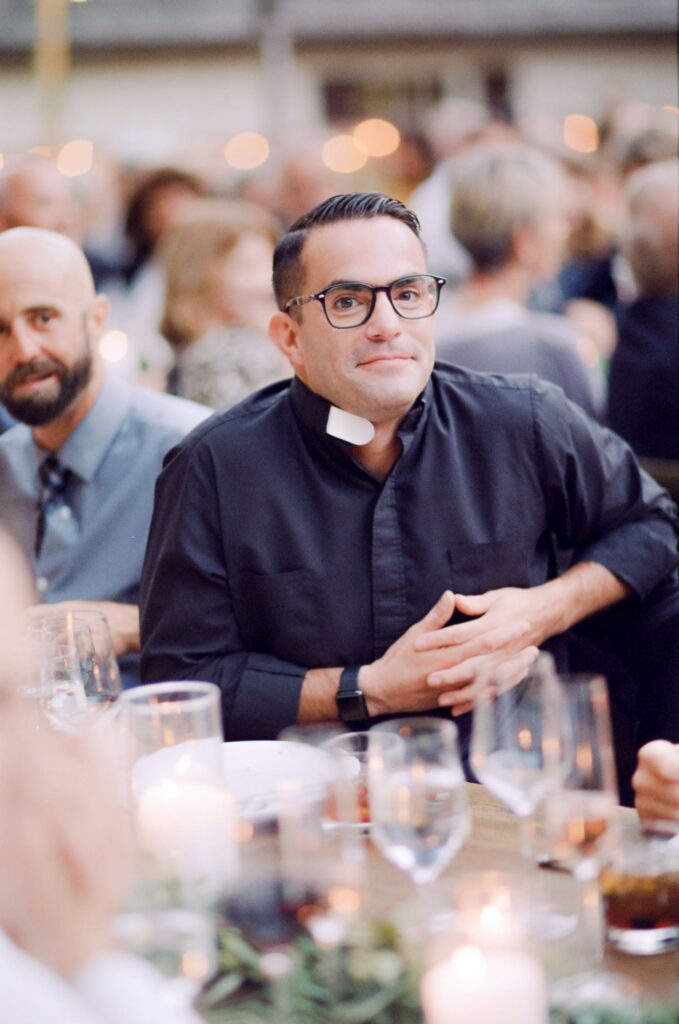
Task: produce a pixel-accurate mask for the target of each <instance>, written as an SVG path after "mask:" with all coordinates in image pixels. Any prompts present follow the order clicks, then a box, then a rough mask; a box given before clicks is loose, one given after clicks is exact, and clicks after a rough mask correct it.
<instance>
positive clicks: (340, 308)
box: [324, 274, 439, 327]
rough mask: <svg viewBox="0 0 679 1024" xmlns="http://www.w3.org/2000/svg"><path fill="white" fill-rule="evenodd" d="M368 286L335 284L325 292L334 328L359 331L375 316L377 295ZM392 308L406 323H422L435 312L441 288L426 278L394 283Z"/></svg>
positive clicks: (326, 304) (410, 278)
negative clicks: (413, 321)
mask: <svg viewBox="0 0 679 1024" xmlns="http://www.w3.org/2000/svg"><path fill="white" fill-rule="evenodd" d="M383 290H384V289H379V288H371V287H370V286H369V285H364V284H335V285H332V287H330V288H328V289H327V291H326V292H325V297H324V306H325V312H326V314H327V317H328V320H329V321H330V323H331V324H332V325H333V326H334V327H357V326H358V325H359V324H362V323H365V321H366V320H367V319H368V317H369V316H370V314H371V313H372V310H373V307H374V304H375V295H376V292H377V291H383ZM387 294H388V296H389V301H390V302H391V305H392V306H393V308H394V309H395V310H396V312H397V313H398V315H399V316H402V317H404V318H405V319H406V320H419V319H422V318H424V317H427V316H431V315H432V313H434V312H435V310H436V306H437V302H438V294H439V285H438V282H437V280H436V278H435V277H431V276H429V275H426V274H423V275H420V276H416V277H407V278H405V277H404V278H402V279H401V280H399V281H394V282H393V284H391V285H390V286H389V290H388V292H387Z"/></svg>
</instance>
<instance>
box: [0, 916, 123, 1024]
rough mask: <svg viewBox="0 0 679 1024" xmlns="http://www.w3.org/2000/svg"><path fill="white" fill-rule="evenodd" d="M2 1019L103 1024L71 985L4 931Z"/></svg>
mask: <svg viewBox="0 0 679 1024" xmlns="http://www.w3.org/2000/svg"><path fill="white" fill-rule="evenodd" d="M0 1020H2V1022H3V1024H39V1022H46V1021H49V1024H102V1022H101V1021H100V1020H99V1018H98V1017H97V1016H96V1014H93V1013H92V1012H91V1010H90V1008H89V1007H88V1006H86V1005H85V1004H84V1003H83V1002H82V1000H81V999H80V998H79V996H78V994H77V993H76V992H75V991H74V989H73V988H72V986H71V985H69V984H68V983H67V982H66V981H64V979H63V978H61V977H60V976H59V975H58V974H56V973H55V971H53V970H51V968H49V967H47V965H46V964H43V963H41V962H40V961H39V960H35V959H34V958H33V957H31V956H29V955H28V953H25V952H24V951H23V950H22V949H19V948H18V947H17V946H15V945H14V943H13V942H11V941H10V939H9V938H7V936H6V935H5V934H4V933H3V932H2V931H0ZM120 1024H122V1021H121V1022H120Z"/></svg>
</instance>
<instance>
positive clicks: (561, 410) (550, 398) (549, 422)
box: [533, 384, 679, 598]
mask: <svg viewBox="0 0 679 1024" xmlns="http://www.w3.org/2000/svg"><path fill="white" fill-rule="evenodd" d="M533 403H534V404H533V410H534V422H535V429H536V441H537V451H538V459H539V461H540V471H541V475H542V482H543V489H544V493H545V500H546V503H547V510H548V518H549V521H550V524H551V526H552V529H553V531H554V535H555V537H556V539H557V542H558V543H559V544H560V546H561V547H563V548H570V549H572V550H573V551H574V553H575V560H576V561H579V562H585V561H592V562H598V563H599V564H600V565H603V566H605V567H606V568H607V569H609V570H610V572H612V573H614V574H615V575H616V576H617V577H618V578H619V579H621V580H623V582H625V583H627V584H628V585H629V586H630V587H631V588H632V590H633V591H634V592H635V593H636V594H637V595H638V596H639V597H642V598H643V597H645V596H646V595H647V594H648V593H650V591H651V590H653V588H654V587H655V586H657V584H658V583H660V582H661V581H662V580H663V579H664V578H665V577H666V576H667V575H668V574H669V573H671V572H672V570H673V569H674V568H675V567H676V566H677V564H679V553H678V548H677V537H678V534H679V524H678V520H677V508H676V506H675V504H674V502H673V501H672V499H671V498H670V496H669V495H668V494H667V492H666V491H665V490H663V488H661V487H660V486H659V485H658V484H656V483H655V481H654V480H652V479H651V477H650V476H648V474H647V473H645V472H643V470H642V469H641V468H640V467H639V464H638V462H637V460H636V458H635V456H634V453H633V452H632V450H631V448H629V446H628V445H627V444H626V443H625V442H624V441H623V440H622V439H621V438H620V437H618V435H617V434H615V433H613V431H611V430H607V429H605V428H603V427H600V426H599V425H598V424H597V423H595V422H594V421H593V420H591V419H590V418H589V417H588V416H586V415H585V414H584V413H583V412H582V411H581V410H580V409H578V408H577V407H576V406H575V405H573V404H572V403H570V402H569V401H568V400H567V399H566V398H565V397H564V396H563V395H562V394H561V393H560V392H559V391H558V390H557V389H555V388H552V387H550V386H549V385H544V384H538V385H537V386H536V388H535V390H534V392H533Z"/></svg>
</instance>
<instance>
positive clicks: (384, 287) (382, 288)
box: [283, 274, 448, 331]
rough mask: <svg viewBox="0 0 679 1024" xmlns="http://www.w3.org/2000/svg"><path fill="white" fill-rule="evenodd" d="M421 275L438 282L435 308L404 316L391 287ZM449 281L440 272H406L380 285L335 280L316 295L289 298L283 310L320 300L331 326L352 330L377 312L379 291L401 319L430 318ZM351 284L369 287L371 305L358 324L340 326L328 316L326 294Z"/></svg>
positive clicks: (337, 329) (336, 328) (338, 329)
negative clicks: (419, 313) (420, 314)
mask: <svg viewBox="0 0 679 1024" xmlns="http://www.w3.org/2000/svg"><path fill="white" fill-rule="evenodd" d="M421 277H427V278H430V279H431V280H432V281H435V282H436V288H437V291H436V303H435V305H434V308H433V309H432V311H431V313H425V314H424V315H423V316H404V315H403V313H401V312H399V310H398V309H397V308H396V306H395V305H394V302H393V300H392V297H391V294H390V293H391V289H392V288H393V287H394V285H397V284H400V283H401V282H402V281H403V282H406V281H413V280H414V279H415V278H421ZM447 281H448V278H446V277H440V276H439V275H438V274H406V275H404V276H403V277H397V278H396V280H395V281H392V282H391V283H390V284H378V285H372V284H364V283H363V282H362V281H335V282H333V284H330V285H328V287H327V288H323V289H321V291H320V292H316V293H315V294H314V295H296V296H295V298H294V299H288V301H287V302H286V303H285V306H284V308H283V312H284V313H287V312H288V310H289V309H290V307H291V306H305V305H306V304H307V303H308V302H313V301H314V299H316V301H318V302H320V304H321V307H322V309H323V313H324V314H325V319H326V320H327V321H328V323H329V324H330V326H331V327H334V329H335V330H336V331H350V330H351V329H352V328H353V327H362V326H363V324H367V322H368V320H369V319H370V317H371V316H372V315H373V313H374V312H375V305H376V303H377V293H378V292H384V294H385V295H386V296H387V299H388V300H389V305H390V306H391V308H392V309H393V311H394V313H396V315H397V316H398V317H400V318H401V320H428V319H429V317H430V316H433V315H434V313H435V312H436V310H437V309H438V308H439V302H440V301H441V289H442V288H443V286H444V284H446V283H447ZM351 286H353V287H359V288H367V289H368V290H369V291H370V292H371V293H372V299H371V302H370V306H369V309H368V312H367V314H366V316H365V317H364V318H363V320H359V322H358V323H356V324H343V325H342V326H338V325H337V324H334V323H333V322H332V320H331V319H330V317H329V316H328V311H327V309H326V308H325V296H326V295H327V294H328V292H329V291H332V289H333V288H342V287H344V288H348V287H351Z"/></svg>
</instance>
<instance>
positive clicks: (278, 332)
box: [269, 313, 304, 373]
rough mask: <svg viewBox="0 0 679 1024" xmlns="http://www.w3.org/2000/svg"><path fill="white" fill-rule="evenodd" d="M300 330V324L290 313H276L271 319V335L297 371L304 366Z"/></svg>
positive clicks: (277, 346)
mask: <svg viewBox="0 0 679 1024" xmlns="http://www.w3.org/2000/svg"><path fill="white" fill-rule="evenodd" d="M299 330H300V328H299V324H298V323H296V322H295V321H294V320H293V319H292V317H291V316H290V315H289V314H288V313H274V315H273V316H272V317H271V320H270V321H269V337H270V338H271V340H272V341H273V343H274V345H275V346H276V348H277V349H278V350H279V352H281V353H282V354H283V355H284V356H285V358H286V359H287V360H288V362H289V363H290V365H291V366H292V368H293V370H295V372H296V373H299V371H300V369H303V368H304V359H303V357H302V350H301V348H300V346H299Z"/></svg>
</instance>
